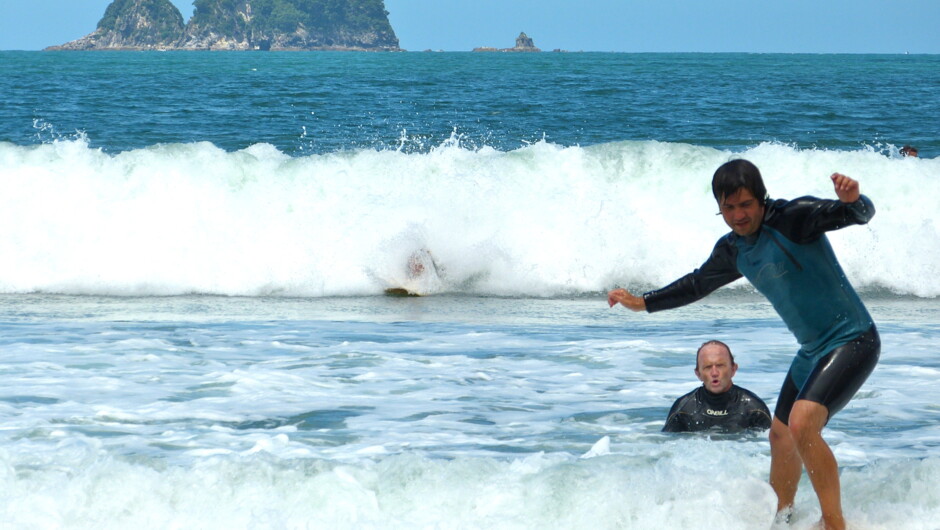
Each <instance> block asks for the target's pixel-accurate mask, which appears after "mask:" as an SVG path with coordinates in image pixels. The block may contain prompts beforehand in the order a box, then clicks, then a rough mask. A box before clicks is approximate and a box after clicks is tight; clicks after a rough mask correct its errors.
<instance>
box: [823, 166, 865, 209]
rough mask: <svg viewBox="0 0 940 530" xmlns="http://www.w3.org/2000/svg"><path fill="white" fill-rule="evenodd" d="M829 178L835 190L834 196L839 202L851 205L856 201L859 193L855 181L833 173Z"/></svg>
mask: <svg viewBox="0 0 940 530" xmlns="http://www.w3.org/2000/svg"><path fill="white" fill-rule="evenodd" d="M829 178H831V179H832V184H833V185H834V186H835V188H836V195H837V196H838V197H839V200H840V201H842V202H848V203H851V202H855V201H857V200H858V198H859V196H860V195H861V191H859V186H858V181H857V180H855V179H853V178H850V177H847V176H845V175H843V174H842V173H833V174H832V175H830V176H829Z"/></svg>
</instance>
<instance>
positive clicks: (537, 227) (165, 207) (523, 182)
mask: <svg viewBox="0 0 940 530" xmlns="http://www.w3.org/2000/svg"><path fill="white" fill-rule="evenodd" d="M885 153H887V150H886V151H885ZM885 153H882V152H878V151H877V150H875V149H861V150H858V151H828V150H798V149H794V148H792V147H789V146H786V145H779V144H762V145H759V146H757V147H754V148H752V149H750V150H748V151H746V152H743V153H731V152H727V151H721V150H716V149H712V148H706V147H696V146H692V145H686V144H670V143H660V142H618V143H611V144H603V145H595V146H590V147H577V146H575V147H562V146H558V145H553V144H550V143H546V142H539V143H536V144H533V145H531V146H528V147H525V148H522V149H519V150H516V151H512V152H498V151H495V150H492V149H489V148H484V149H479V150H469V149H465V148H462V147H461V146H460V145H459V142H456V141H451V142H447V143H445V144H444V145H441V146H440V147H438V148H435V149H432V150H430V151H429V152H424V153H404V152H398V151H372V150H360V151H348V152H336V153H331V154H326V155H312V156H307V157H301V158H291V157H289V156H287V155H285V154H283V153H281V152H279V151H277V150H276V149H275V148H274V147H272V146H269V145H255V146H252V147H250V148H248V149H245V150H242V151H238V152H225V151H223V150H221V149H218V148H216V147H215V146H213V145H211V144H207V143H194V144H185V145H183V144H177V145H156V146H153V147H150V148H147V149H139V150H133V151H126V152H123V153H120V154H116V155H109V154H106V153H103V152H101V151H100V150H97V149H94V148H91V147H89V145H88V142H87V141H86V140H84V139H82V138H79V139H76V140H69V141H55V142H51V143H48V144H44V145H39V146H30V147H23V146H16V145H13V144H9V143H0V223H2V225H3V226H4V227H5V230H4V232H5V235H4V237H3V238H2V239H0V255H3V256H4V259H3V262H2V263H0V292H6V293H22V292H60V293H75V294H121V295H130V294H155V295H162V294H180V293H214V294H226V295H265V294H275V295H277V294H283V295H293V296H333V295H339V296H350V295H361V294H370V293H379V292H381V290H382V289H384V288H386V287H389V286H392V284H394V283H395V282H396V278H400V277H402V276H404V275H405V273H406V271H405V268H406V262H407V259H408V256H409V255H410V253H411V252H413V251H414V250H416V249H420V248H427V249H430V250H431V251H432V252H433V254H434V256H435V259H436V260H437V262H438V265H439V266H440V268H441V273H442V280H443V284H442V285H441V286H440V289H439V290H441V291H445V292H446V291H450V292H468V293H474V294H493V295H508V296H514V295H536V296H556V295H571V294H579V293H585V292H598V291H604V290H606V289H608V288H610V287H612V286H615V285H629V286H636V287H641V288H642V287H651V286H658V285H661V284H663V283H664V282H667V281H670V280H672V279H674V278H675V277H677V276H678V275H681V274H684V273H685V272H687V271H689V270H691V269H692V268H694V267H696V266H698V265H699V264H700V263H701V262H702V261H703V260H704V258H705V257H706V256H707V255H708V253H709V251H710V249H711V247H712V245H713V244H714V242H715V240H716V239H717V238H718V237H719V236H720V235H722V234H724V233H725V232H726V231H727V227H726V226H725V225H724V223H723V222H722V220H721V219H720V218H718V217H716V216H715V215H714V214H715V212H716V207H715V204H714V201H713V199H712V198H711V193H710V189H709V181H710V177H711V174H712V172H713V171H714V169H715V168H716V167H717V166H718V165H720V164H721V163H722V162H724V161H726V160H728V159H730V158H732V157H736V156H743V157H746V158H749V159H751V160H752V161H754V162H755V163H756V164H757V165H758V166H759V167H760V168H761V170H762V172H763V174H764V177H765V180H766V182H767V186H768V189H769V190H770V192H771V194H772V196H773V197H782V198H793V197H796V196H799V195H804V194H813V195H817V196H821V197H833V196H834V195H833V192H832V186H831V183H830V181H829V179H828V176H829V174H830V173H832V172H834V171H839V172H843V173H846V174H848V175H851V176H853V177H855V178H857V179H859V180H860V181H861V185H862V190H863V192H864V193H866V194H867V195H869V196H870V197H871V198H872V199H873V200H874V202H875V205H876V208H877V210H878V214H877V215H876V217H875V219H874V220H873V221H872V223H871V224H870V225H869V226H867V227H851V228H849V229H846V230H843V231H840V232H837V233H833V234H831V235H830V239H831V240H832V243H833V245H834V247H836V251H837V254H838V255H839V256H840V259H841V261H842V264H843V266H844V267H845V269H846V271H847V273H848V275H849V277H850V279H851V280H852V281H853V283H855V285H856V286H857V287H859V288H860V289H862V290H865V289H882V288H886V289H888V290H891V291H893V292H896V293H901V294H913V295H916V296H921V297H935V296H938V295H940V215H938V213H937V197H940V161H938V160H930V159H902V158H898V157H896V156H889V155H887V154H885Z"/></svg>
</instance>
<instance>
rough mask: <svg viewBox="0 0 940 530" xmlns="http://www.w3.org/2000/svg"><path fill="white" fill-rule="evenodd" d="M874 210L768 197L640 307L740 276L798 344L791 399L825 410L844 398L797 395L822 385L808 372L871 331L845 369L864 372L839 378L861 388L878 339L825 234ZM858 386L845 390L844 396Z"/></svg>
mask: <svg viewBox="0 0 940 530" xmlns="http://www.w3.org/2000/svg"><path fill="white" fill-rule="evenodd" d="M874 214H875V207H874V205H873V204H872V202H871V201H870V200H869V199H868V197H865V196H864V195H863V196H861V198H860V199H859V200H858V201H856V202H854V203H843V202H841V201H836V200H825V199H817V198H814V197H801V198H799V199H795V200H792V201H786V200H775V201H771V200H767V201H766V203H765V211H764V218H763V221H762V224H761V227H760V229H759V230H758V231H757V232H756V233H754V234H752V235H750V236H746V237H742V236H738V235H737V234H735V233H734V232H731V233H729V234H727V235H725V236H724V237H722V238H721V239H720V240H718V243H717V244H716V245H715V248H714V250H713V251H712V254H711V256H710V257H709V258H708V260H706V261H705V263H704V264H702V266H701V267H699V268H698V269H696V270H695V271H693V272H691V273H689V274H687V275H685V276H683V277H682V278H679V279H678V280H676V281H675V282H673V283H671V284H669V285H667V286H666V287H663V288H662V289H658V290H655V291H650V292H648V293H646V294H644V295H643V298H644V299H645V301H646V309H647V311H649V312H654V311H661V310H663V309H671V308H674V307H679V306H682V305H685V304H688V303H691V302H694V301H696V300H699V299H701V298H703V297H704V296H706V295H707V294H709V293H711V292H712V291H714V290H715V289H718V288H719V287H721V286H723V285H726V284H728V283H731V282H733V281H734V280H737V279H738V278H740V277H741V276H744V277H746V278H747V279H748V280H750V282H751V283H752V284H753V285H754V287H755V288H756V289H757V290H758V291H760V292H761V293H762V294H763V295H764V296H766V297H767V299H768V300H769V301H770V303H771V304H772V305H773V306H774V309H776V311H777V313H778V314H779V315H780V317H781V318H782V319H783V321H784V322H785V323H786V325H787V328H789V330H790V332H791V333H793V335H794V336H795V337H796V339H797V341H799V343H800V350H799V352H798V353H797V356H796V358H795V359H794V360H793V363H792V364H791V366H790V372H789V375H788V378H787V379H788V380H789V381H790V382H791V383H792V386H794V387H795V388H796V389H797V391H798V392H797V393H799V396H797V395H796V394H797V393H793V394H794V396H792V397H793V399H812V400H814V401H815V400H817V399H818V400H819V401H820V402H822V403H823V404H824V405H826V406H828V407H829V409H830V416H831V415H832V414H833V413H835V412H836V411H837V410H838V409H840V408H841V407H842V406H844V405H845V403H844V402H843V403H841V404H840V403H835V402H827V401H826V398H814V397H813V394H812V393H809V394H804V393H803V390H811V389H805V388H804V387H805V386H806V383H807V382H808V381H810V380H813V381H814V382H815V381H817V380H819V381H820V383H819V384H825V383H826V381H825V379H824V378H823V379H820V378H819V377H811V375H812V373H813V371H814V370H816V369H817V367H819V366H820V361H821V360H823V359H824V358H826V357H827V356H828V355H829V354H830V353H832V352H833V351H835V350H836V349H837V348H839V347H840V346H843V345H846V344H849V343H851V342H852V341H855V340H856V339H858V338H859V337H861V336H863V334H865V333H866V332H868V331H872V333H873V337H874V342H872V341H868V342H872V345H873V350H874V351H873V354H872V355H867V357H868V358H870V357H873V361H872V360H869V361H866V362H865V363H862V365H864V366H862V367H858V366H855V368H852V370H855V371H856V372H858V371H859V370H861V371H864V374H861V373H859V374H858V375H856V376H855V377H843V379H852V382H851V383H845V384H850V386H855V384H856V383H857V385H858V386H861V383H862V382H863V381H864V380H865V378H867V376H868V374H869V373H870V372H871V369H873V368H874V362H877V357H878V352H879V351H880V343H877V332H875V330H874V323H873V322H872V318H871V316H870V315H869V314H868V311H867V310H866V309H865V306H864V304H862V301H861V299H860V298H859V297H858V294H856V292H855V290H854V289H853V288H852V285H851V284H850V283H849V281H848V279H847V278H846V277H845V273H844V272H843V271H842V267H841V266H840V265H839V262H838V260H837V259H836V257H835V254H834V253H833V251H832V247H831V246H830V245H829V240H828V239H827V238H826V234H825V233H826V232H827V231H830V230H837V229H839V228H843V227H845V226H849V225H853V224H865V223H867V222H868V221H869V220H870V219H871V218H872V216H873V215H874ZM863 346H864V344H863ZM862 349H863V350H864V349H865V348H864V347H863V348H862ZM869 349H872V348H869ZM869 353H872V352H869ZM855 364H856V365H857V364H859V363H858V362H855ZM859 376H861V377H860V379H861V380H858V379H859ZM830 383H831V381H830ZM833 384H835V383H833ZM839 384H842V383H839ZM858 386H855V388H854V389H852V390H851V392H850V395H849V397H851V394H854V393H855V391H856V390H857V389H858ZM824 394H825V393H824ZM839 394H840V395H844V394H845V392H839ZM782 395H783V394H782ZM826 395H828V394H826ZM845 401H847V398H846V399H845ZM790 406H792V402H791V403H788V404H786V405H785V410H783V411H781V406H780V404H779V403H778V406H777V413H776V415H777V416H778V417H781V416H782V417H781V419H782V420H784V422H786V420H787V418H788V417H789V407H790Z"/></svg>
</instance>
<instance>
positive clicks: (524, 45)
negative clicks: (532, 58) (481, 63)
mask: <svg viewBox="0 0 940 530" xmlns="http://www.w3.org/2000/svg"><path fill="white" fill-rule="evenodd" d="M473 51H475V52H540V51H542V50H540V49H539V48H536V47H535V42H534V41H533V40H532V38H531V37H529V36H528V35H526V34H525V32H524V31H523V32H521V33H519V36H518V37H516V45H515V46H513V47H512V48H492V47H489V46H482V47H480V48H474V49H473Z"/></svg>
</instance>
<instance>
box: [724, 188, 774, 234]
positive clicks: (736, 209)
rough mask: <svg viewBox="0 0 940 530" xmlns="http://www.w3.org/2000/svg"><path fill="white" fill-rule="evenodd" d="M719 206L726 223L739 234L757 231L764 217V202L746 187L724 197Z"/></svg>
mask: <svg viewBox="0 0 940 530" xmlns="http://www.w3.org/2000/svg"><path fill="white" fill-rule="evenodd" d="M718 208H719V209H720V210H721V216H722V217H723V218H724V220H725V223H726V224H727V225H728V226H729V227H730V228H731V230H733V231H734V233H735V234H738V235H739V236H749V235H751V234H753V233H755V232H757V229H758V228H760V223H761V220H762V219H763V218H764V203H762V202H761V201H759V200H758V199H757V198H756V197H754V194H752V193H751V192H750V191H748V190H746V189H744V188H741V189H739V190H738V191H736V192H734V193H732V194H731V195H727V196H725V197H723V198H722V199H721V202H719V203H718Z"/></svg>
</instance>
